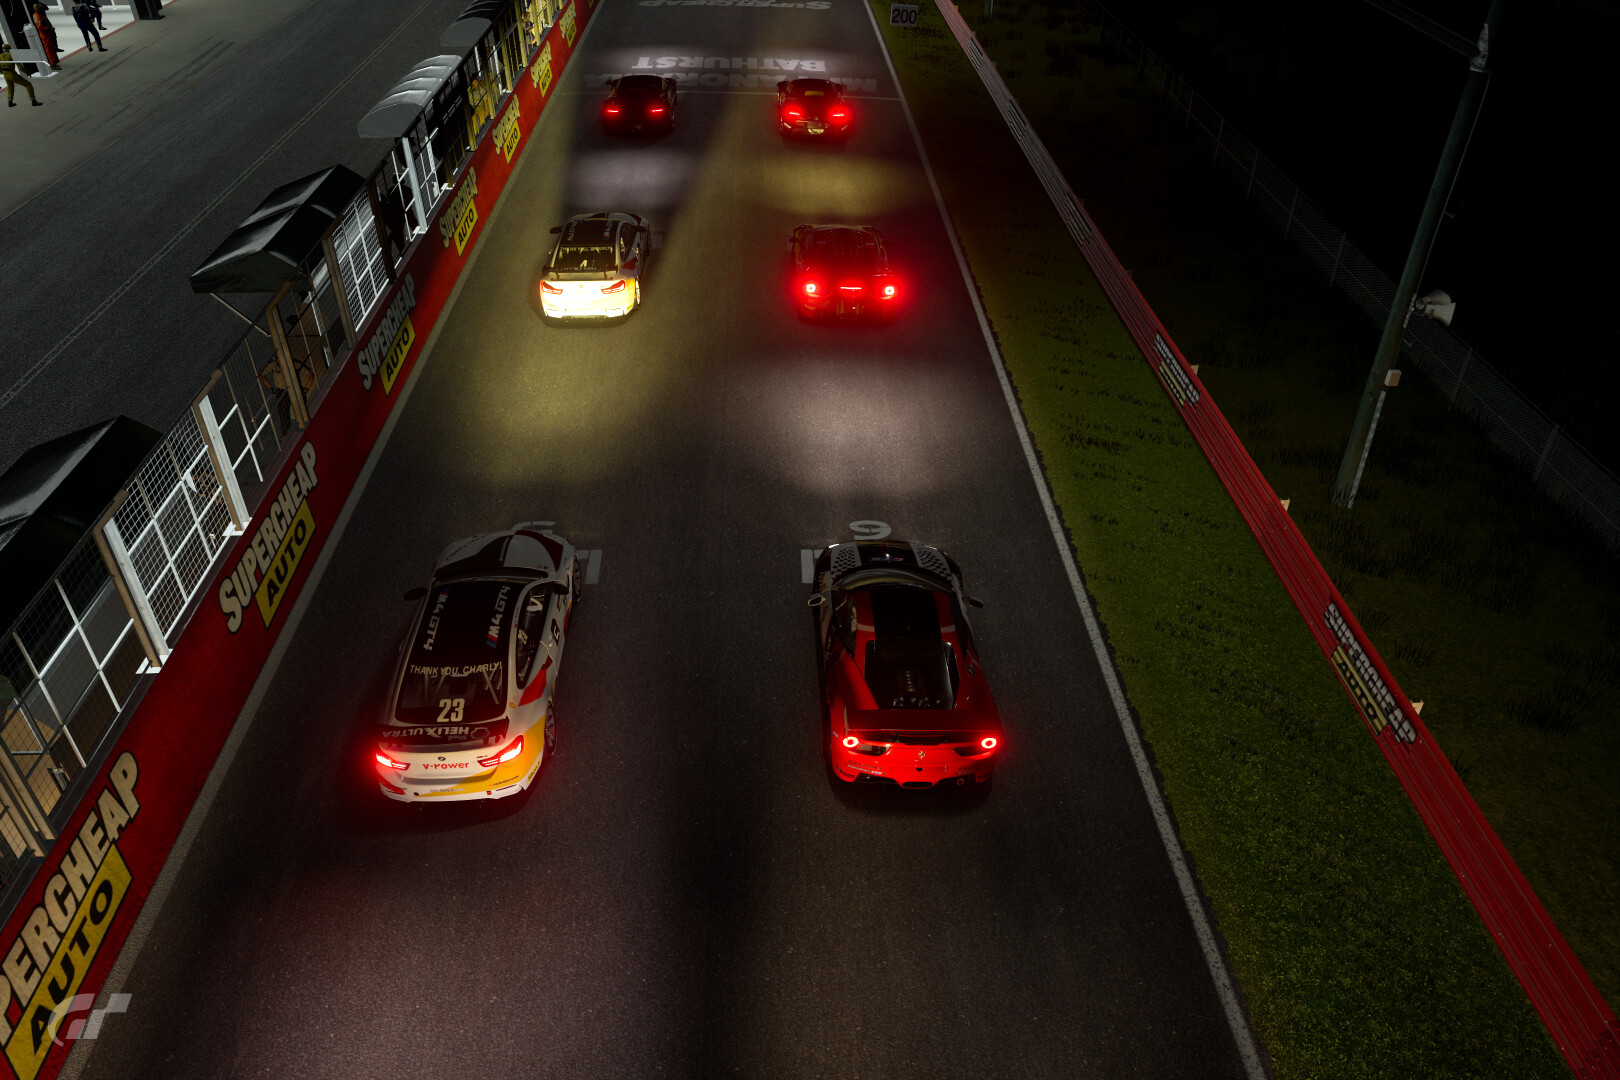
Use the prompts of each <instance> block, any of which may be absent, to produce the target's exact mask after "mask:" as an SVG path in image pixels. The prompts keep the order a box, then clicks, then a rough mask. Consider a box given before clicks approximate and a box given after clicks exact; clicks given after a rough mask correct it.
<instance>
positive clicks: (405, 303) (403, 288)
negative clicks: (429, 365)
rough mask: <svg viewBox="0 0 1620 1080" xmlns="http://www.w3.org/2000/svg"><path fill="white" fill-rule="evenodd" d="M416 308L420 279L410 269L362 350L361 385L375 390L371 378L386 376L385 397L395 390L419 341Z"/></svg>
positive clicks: (359, 359) (359, 361) (383, 379)
mask: <svg viewBox="0 0 1620 1080" xmlns="http://www.w3.org/2000/svg"><path fill="white" fill-rule="evenodd" d="M415 310H416V279H415V278H414V277H412V276H411V274H410V272H409V271H407V272H406V273H405V275H404V276H403V277H401V278H400V279H399V292H398V293H397V294H396V295H395V296H394V300H393V302H392V303H390V304H389V305H388V310H387V311H386V312H384V313H383V317H382V321H381V322H379V323H378V324H377V329H376V331H375V332H373V333H372V335H371V340H370V341H368V342H366V344H365V346H364V347H363V348H362V349H361V350H360V356H359V358H358V367H359V369H360V385H361V386H362V387H364V388H365V389H367V390H370V389H371V380H372V379H373V378H374V377H376V376H377V375H378V374H379V373H380V374H381V375H382V385H383V396H384V397H387V396H388V395H389V394H392V393H393V392H394V380H395V379H397V378H399V369H400V368H402V367H404V366H405V358H406V357H407V356H409V355H410V352H411V346H412V345H414V344H415V343H416V327H414V326H412V325H411V312H413V311H415Z"/></svg>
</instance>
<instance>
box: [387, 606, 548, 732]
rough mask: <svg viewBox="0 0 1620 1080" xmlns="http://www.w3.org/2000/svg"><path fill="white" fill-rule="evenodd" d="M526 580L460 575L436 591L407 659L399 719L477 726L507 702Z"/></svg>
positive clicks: (397, 704)
mask: <svg viewBox="0 0 1620 1080" xmlns="http://www.w3.org/2000/svg"><path fill="white" fill-rule="evenodd" d="M522 588H523V586H522V585H521V584H519V583H518V582H514V581H453V582H449V583H447V584H443V585H440V586H439V587H438V588H436V589H434V590H433V591H432V592H431V593H430V594H429V595H428V600H427V609H426V610H425V611H424V612H423V616H422V622H421V625H420V626H418V627H417V629H416V636H415V638H414V639H413V640H412V641H411V648H410V652H409V653H408V654H407V655H406V657H405V670H404V672H403V673H402V675H401V678H400V684H399V697H398V699H397V700H396V702H395V706H394V718H395V722H396V723H401V724H410V725H429V724H473V723H478V722H480V721H483V720H489V719H492V718H494V717H497V716H499V715H501V713H502V712H504V711H505V705H506V701H505V699H506V655H507V646H508V643H509V642H508V639H509V637H510V635H511V631H512V616H513V613H514V611H515V609H516V607H517V599H518V595H519V593H520V592H521V591H522Z"/></svg>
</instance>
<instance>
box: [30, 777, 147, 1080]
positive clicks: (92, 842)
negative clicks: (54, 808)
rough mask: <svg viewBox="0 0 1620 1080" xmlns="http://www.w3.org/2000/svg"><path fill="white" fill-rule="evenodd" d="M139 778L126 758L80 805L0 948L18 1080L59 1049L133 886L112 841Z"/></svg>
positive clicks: (132, 808) (130, 810)
mask: <svg viewBox="0 0 1620 1080" xmlns="http://www.w3.org/2000/svg"><path fill="white" fill-rule="evenodd" d="M139 776H140V767H139V766H138V765H137V764H136V762H135V755H134V754H131V753H129V752H128V751H125V753H124V754H123V755H121V756H120V757H119V758H118V760H117V761H115V762H114V763H113V766H112V768H111V769H110V770H109V771H108V773H107V781H108V783H107V784H106V786H104V787H103V788H102V789H101V793H100V794H99V795H98V796H97V797H96V800H95V802H94V803H89V798H88V796H87V797H86V802H87V803H89V805H90V807H91V809H90V812H89V814H88V815H87V816H86V817H85V819H84V824H83V825H81V826H79V832H78V834H77V835H76V836H73V837H71V838H70V837H67V836H64V837H62V839H61V840H60V841H58V843H57V848H58V849H61V848H62V846H63V844H64V843H66V842H67V841H68V840H69V839H71V840H72V843H71V844H68V845H67V847H66V850H65V851H63V854H62V856H61V858H60V859H58V860H57V863H56V866H55V867H54V872H52V868H50V867H46V868H44V869H42V870H41V871H40V873H41V874H44V873H47V872H52V876H51V878H50V880H49V881H47V882H46V883H45V893H44V896H43V897H42V899H41V900H40V902H39V903H38V904H35V905H34V910H33V911H31V912H29V913H28V917H27V918H26V919H25V920H23V922H22V925H21V929H20V930H19V931H18V932H17V935H16V937H14V938H12V940H10V941H8V942H0V945H3V946H4V949H5V952H4V954H3V956H0V967H3V968H4V970H5V973H6V978H5V983H4V985H3V987H0V993H4V994H5V995H6V1006H5V1010H4V1015H3V1018H0V1038H3V1039H4V1041H5V1044H6V1060H7V1061H9V1062H10V1063H11V1067H12V1069H13V1070H14V1071H15V1072H16V1074H17V1076H18V1077H19V1078H20V1080H34V1077H35V1076H37V1075H38V1074H39V1069H40V1066H41V1065H43V1064H44V1063H45V1056H46V1055H47V1054H49V1053H50V1052H51V1049H52V1048H53V1047H55V1046H57V1045H59V1044H60V1043H61V1042H62V1037H61V1033H60V1032H59V1031H58V1030H57V1029H58V1027H59V1026H60V1024H61V1022H62V1019H63V1017H64V1014H65V1013H66V1012H67V1011H68V1009H70V1008H72V1006H73V998H74V996H75V995H76V994H77V993H78V991H79V987H80V986H81V985H82V984H83V983H84V977H85V973H86V972H88V971H89V970H90V963H91V961H92V960H94V959H95V957H96V953H97V952H99V951H100V949H101V943H102V941H103V940H105V939H106V936H107V928H108V927H109V926H110V925H111V923H112V921H113V916H115V915H117V914H118V909H119V906H120V905H121V904H123V902H124V897H125V896H127V895H128V893H129V888H130V884H131V881H132V878H131V875H130V872H129V867H128V865H127V864H126V863H125V862H124V857H123V855H122V854H121V853H120V852H119V850H118V840H119V838H120V837H121V836H122V835H123V834H124V830H125V829H127V828H128V827H129V825H130V823H131V822H132V821H134V820H135V817H136V815H138V814H139V813H140V809H141V801H140V799H139V798H137V797H136V794H135V784H136V781H137V779H138V778H139Z"/></svg>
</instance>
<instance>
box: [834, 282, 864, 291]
mask: <svg viewBox="0 0 1620 1080" xmlns="http://www.w3.org/2000/svg"><path fill="white" fill-rule="evenodd" d="M838 291H839V292H860V291H861V286H860V283H859V282H856V283H854V284H848V285H840V286H838Z"/></svg>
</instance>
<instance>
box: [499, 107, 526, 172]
mask: <svg viewBox="0 0 1620 1080" xmlns="http://www.w3.org/2000/svg"><path fill="white" fill-rule="evenodd" d="M522 138H523V129H522V128H521V127H519V126H518V99H517V98H515V97H514V98H513V99H512V103H511V104H510V105H508V106H507V107H506V112H504V113H502V114H501V122H500V123H498V124H496V125H495V148H496V149H497V150H499V151H500V152H501V156H502V157H504V158H505V159H506V163H507V164H508V165H510V164H511V163H512V155H513V154H515V153H517V148H518V141H519V140H520V139H522Z"/></svg>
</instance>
